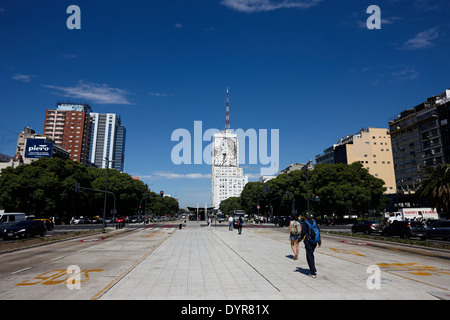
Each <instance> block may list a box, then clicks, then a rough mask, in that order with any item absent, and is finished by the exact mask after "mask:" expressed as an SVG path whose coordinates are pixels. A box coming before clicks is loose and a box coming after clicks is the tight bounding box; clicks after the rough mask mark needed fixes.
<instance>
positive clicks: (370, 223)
mask: <svg viewBox="0 0 450 320" xmlns="http://www.w3.org/2000/svg"><path fill="white" fill-rule="evenodd" d="M357 232H362V233H364V234H371V233H374V232H377V233H381V232H383V224H382V223H381V222H380V221H377V220H361V221H357V222H355V223H354V224H353V226H352V233H357Z"/></svg>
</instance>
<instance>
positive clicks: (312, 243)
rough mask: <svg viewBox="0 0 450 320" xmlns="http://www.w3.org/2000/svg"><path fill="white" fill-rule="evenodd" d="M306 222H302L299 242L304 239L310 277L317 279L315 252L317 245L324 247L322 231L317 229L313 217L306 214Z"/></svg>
mask: <svg viewBox="0 0 450 320" xmlns="http://www.w3.org/2000/svg"><path fill="white" fill-rule="evenodd" d="M304 218H305V220H304V221H303V222H302V231H301V234H300V238H299V240H298V241H301V239H303V242H304V244H305V251H306V261H307V262H308V267H309V271H310V272H311V273H310V274H309V276H310V277H311V278H315V277H316V276H317V270H316V264H315V261H314V250H315V249H316V247H317V245H318V246H319V248H320V246H321V245H322V240H321V239H320V231H319V228H318V227H317V224H316V221H314V220H313V216H312V215H311V214H310V213H308V212H306V213H305V214H304Z"/></svg>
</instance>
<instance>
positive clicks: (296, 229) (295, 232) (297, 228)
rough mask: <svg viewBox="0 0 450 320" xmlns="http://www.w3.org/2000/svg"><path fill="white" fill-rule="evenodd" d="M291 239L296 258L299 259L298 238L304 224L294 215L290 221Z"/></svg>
mask: <svg viewBox="0 0 450 320" xmlns="http://www.w3.org/2000/svg"><path fill="white" fill-rule="evenodd" d="M289 231H290V233H289V240H291V249H292V252H293V253H294V260H298V238H300V234H301V232H302V226H301V225H300V222H298V220H297V218H296V217H295V216H294V215H293V216H292V217H291V222H290V223H289Z"/></svg>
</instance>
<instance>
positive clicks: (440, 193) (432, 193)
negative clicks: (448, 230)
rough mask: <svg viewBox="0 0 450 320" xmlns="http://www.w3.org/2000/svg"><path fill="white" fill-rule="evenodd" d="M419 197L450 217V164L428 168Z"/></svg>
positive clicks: (418, 191) (421, 182)
mask: <svg viewBox="0 0 450 320" xmlns="http://www.w3.org/2000/svg"><path fill="white" fill-rule="evenodd" d="M417 193H418V195H419V196H420V197H421V198H422V199H424V200H426V201H427V202H428V203H429V204H430V205H431V206H433V207H435V208H436V209H437V210H438V211H445V212H446V213H447V218H448V217H449V216H450V164H439V165H438V166H436V167H428V168H427V169H426V175H425V178H424V179H423V180H421V181H420V184H419V186H418V190H417Z"/></svg>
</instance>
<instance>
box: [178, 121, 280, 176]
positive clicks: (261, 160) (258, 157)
mask: <svg viewBox="0 0 450 320" xmlns="http://www.w3.org/2000/svg"><path fill="white" fill-rule="evenodd" d="M220 132H221V131H220V130H219V129H214V128H211V129H207V130H205V131H203V122H202V121H194V131H193V134H191V132H190V131H189V130H187V129H183V128H179V129H176V130H174V131H173V132H172V136H171V141H178V142H179V143H178V144H176V145H175V146H174V147H173V148H172V152H171V159H172V162H173V163H174V164H176V165H181V164H207V165H211V164H212V151H213V137H214V134H215V133H220ZM230 132H231V133H234V134H236V135H237V139H238V143H239V149H238V151H239V164H240V165H242V164H261V165H262V166H265V167H262V168H261V170H260V173H261V175H262V176H264V175H274V174H276V173H277V172H278V165H279V163H280V161H279V158H280V131H279V129H270V155H269V153H268V150H269V143H268V141H269V140H268V139H269V137H268V133H269V131H268V129H258V130H256V129H253V128H251V129H247V130H245V131H244V130H243V129H235V130H233V129H231V130H230ZM247 141H248V144H247ZM204 142H210V143H209V144H207V145H206V146H204ZM247 145H248V162H247V158H246V154H247V152H246V151H247ZM192 155H193V157H192Z"/></svg>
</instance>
